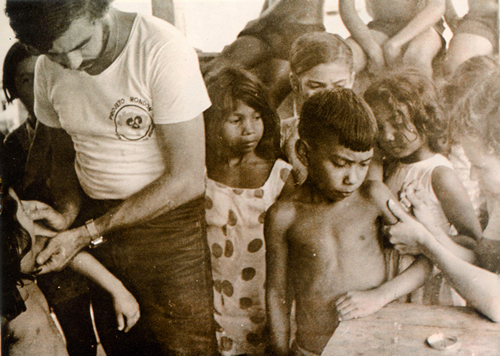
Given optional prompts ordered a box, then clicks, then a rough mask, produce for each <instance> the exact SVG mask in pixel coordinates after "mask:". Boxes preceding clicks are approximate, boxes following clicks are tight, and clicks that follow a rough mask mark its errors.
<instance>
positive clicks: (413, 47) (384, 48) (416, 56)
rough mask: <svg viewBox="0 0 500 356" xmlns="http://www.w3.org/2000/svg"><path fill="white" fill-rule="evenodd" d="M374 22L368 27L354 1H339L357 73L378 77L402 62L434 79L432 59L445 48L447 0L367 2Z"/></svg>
mask: <svg viewBox="0 0 500 356" xmlns="http://www.w3.org/2000/svg"><path fill="white" fill-rule="evenodd" d="M365 3H366V9H367V10H368V14H369V15H370V16H371V17H372V19H373V21H371V22H370V23H368V25H366V24H365V23H364V22H363V21H362V20H361V18H360V17H359V15H358V12H357V10H356V7H355V1H354V0H339V11H340V17H341V18H342V21H343V22H344V24H345V26H346V27H347V29H348V30H349V32H350V33H351V36H352V37H350V38H348V39H347V42H348V44H349V46H351V48H352V51H353V53H354V70H355V71H356V73H358V72H360V71H362V70H363V69H365V68H368V70H369V71H370V72H372V73H375V74H377V73H378V72H380V71H381V70H383V69H387V68H391V67H394V66H395V65H396V64H398V63H401V62H402V64H403V65H405V66H414V67H417V68H419V69H420V70H421V71H422V73H425V74H426V75H427V76H428V77H429V78H431V77H432V74H433V73H432V60H433V59H434V57H435V56H436V55H437V54H438V53H439V51H441V50H442V49H444V39H443V37H442V33H443V31H444V25H443V22H442V16H443V15H444V12H445V0H425V1H422V0H406V1H401V0H366V1H365Z"/></svg>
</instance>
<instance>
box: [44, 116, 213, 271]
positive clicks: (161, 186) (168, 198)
mask: <svg viewBox="0 0 500 356" xmlns="http://www.w3.org/2000/svg"><path fill="white" fill-rule="evenodd" d="M155 130H156V136H157V139H158V145H159V146H160V149H161V152H162V155H163V160H164V162H165V167H166V169H165V172H164V174H163V175H162V176H160V177H159V178H158V179H156V180H155V181H153V182H152V183H150V184H149V185H147V186H146V187H145V188H144V189H142V190H141V191H139V192H137V193H136V194H134V195H132V196H130V197H129V198H128V199H126V200H125V201H124V202H123V203H122V204H120V205H118V206H117V207H116V208H114V209H112V210H110V211H109V212H107V213H106V214H104V215H103V216H101V217H99V218H98V219H95V226H96V228H97V231H98V232H99V233H100V234H101V235H105V234H107V233H109V232H112V231H115V230H119V229H123V228H127V227H130V226H133V225H136V224H140V223H143V222H146V221H148V220H150V219H153V218H155V217H157V216H159V215H161V214H164V213H166V212H168V211H171V210H173V209H175V208H177V207H178V206H180V205H182V204H184V203H187V202H189V201H190V200H193V199H194V198H196V197H198V196H200V195H201V194H203V192H204V190H205V139H204V138H205V135H204V125H203V117H202V115H201V114H200V115H199V116H198V117H196V118H195V119H193V120H190V121H185V122H181V123H175V124H168V125H156V126H155ZM89 243H90V235H89V233H88V231H87V229H86V227H85V226H81V227H78V228H75V229H72V230H68V231H64V232H62V233H60V234H58V235H57V236H55V237H54V238H52V239H51V240H50V241H49V244H48V245H47V247H46V248H45V249H44V250H43V251H42V252H40V254H39V255H38V257H37V263H38V264H39V265H41V266H42V273H46V272H50V271H54V270H60V269H62V268H63V267H64V266H65V265H66V264H67V263H68V262H69V261H70V260H71V259H72V258H73V257H74V256H75V254H76V253H77V252H78V251H80V250H81V249H82V248H84V247H86V246H88V245H89Z"/></svg>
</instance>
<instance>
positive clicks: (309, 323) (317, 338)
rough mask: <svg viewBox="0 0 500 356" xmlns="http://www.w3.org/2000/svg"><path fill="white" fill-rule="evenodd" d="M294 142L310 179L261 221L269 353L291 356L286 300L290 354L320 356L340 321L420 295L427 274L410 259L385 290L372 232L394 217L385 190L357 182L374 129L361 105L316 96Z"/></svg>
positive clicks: (345, 93) (345, 96)
mask: <svg viewBox="0 0 500 356" xmlns="http://www.w3.org/2000/svg"><path fill="white" fill-rule="evenodd" d="M299 135H300V139H299V140H298V141H297V144H296V149H297V156H298V157H299V159H300V160H301V161H302V162H303V163H304V164H305V165H306V166H307V168H308V172H309V176H308V178H307V180H306V181H305V183H304V184H303V185H302V186H300V187H299V188H298V189H297V190H296V191H295V192H294V193H293V194H291V195H289V196H288V197H286V198H284V199H283V200H278V202H276V203H275V204H274V205H273V206H272V207H271V208H270V209H269V210H268V212H267V215H266V222H265V237H266V245H267V255H266V262H267V288H266V291H267V294H266V298H267V306H268V320H269V323H270V330H271V333H270V336H271V345H270V347H271V348H272V352H274V353H273V354H277V355H289V354H290V350H289V345H290V317H289V315H290V308H291V302H292V299H293V298H294V299H295V301H296V324H297V332H296V334H295V342H294V344H293V346H292V349H293V351H292V354H293V355H314V354H318V355H319V354H321V352H322V351H323V349H324V347H325V346H326V344H327V343H328V340H329V339H330V337H331V336H332V334H333V332H334V331H335V329H336V328H337V326H338V323H339V321H340V320H347V319H351V318H357V317H362V316H366V315H369V314H372V313H374V312H375V311H377V310H378V309H380V308H382V307H383V306H384V305H385V304H387V303H389V302H391V301H393V300H395V299H396V298H399V297H400V296H403V295H406V294H407V293H408V292H410V291H411V290H413V289H415V288H416V287H418V286H419V285H420V284H421V283H422V282H423V281H424V280H425V278H426V275H427V273H428V272H429V270H430V265H429V263H428V261H426V260H424V259H422V258H417V260H416V262H414V263H413V265H412V266H410V267H409V268H408V269H407V270H406V271H405V272H404V273H402V274H400V275H399V276H397V277H396V278H394V279H392V280H390V281H389V282H386V281H387V280H388V278H390V276H389V273H388V270H387V268H386V259H385V257H384V254H385V251H384V248H383V246H382V242H381V239H380V238H379V235H380V234H379V232H380V228H381V224H383V223H385V224H394V223H396V222H397V219H395V217H394V216H393V215H392V214H391V213H390V211H389V210H388V208H387V201H388V199H389V198H390V197H392V194H391V193H390V191H389V189H388V188H387V187H386V186H385V185H383V184H382V183H380V182H376V181H366V182H364V179H365V176H366V173H367V170H368V166H369V164H370V160H371V158H372V156H373V146H374V145H375V141H376V136H377V124H376V121H375V119H374V117H373V114H372V113H371V111H370V110H369V109H368V108H367V106H366V104H365V103H364V102H363V101H362V99H360V98H359V97H358V96H356V95H355V94H354V93H353V92H352V91H351V90H350V89H338V90H333V91H330V90H329V91H323V92H320V93H318V94H315V95H314V96H312V97H311V98H310V99H308V100H307V101H306V102H305V104H304V106H303V108H302V112H301V121H300V123H299ZM384 282H386V283H384ZM292 291H293V292H292Z"/></svg>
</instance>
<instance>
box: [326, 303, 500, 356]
mask: <svg viewBox="0 0 500 356" xmlns="http://www.w3.org/2000/svg"><path fill="white" fill-rule="evenodd" d="M435 333H442V334H445V335H450V336H455V337H457V338H458V341H459V343H460V344H459V345H458V346H457V347H456V348H455V349H453V350H449V351H438V350H434V349H432V348H431V347H429V346H428V345H427V343H426V339H427V337H429V336H430V335H432V334H435ZM322 355H323V356H333V355H335V356H339V355H348V356H354V355H391V356H392V355H393V356H399V355H404V356H407V355H468V356H472V355H474V356H482V355H488V356H490V355H492V356H498V355H500V323H499V324H496V323H493V322H491V321H489V320H488V319H486V318H485V317H483V316H481V315H479V314H478V313H477V312H475V311H474V310H473V309H471V308H463V307H443V306H429V305H417V304H411V303H393V304H389V305H387V306H386V307H385V308H383V309H381V310H379V311H378V312H377V313H375V314H373V315H371V316H369V317H366V318H361V319H356V320H350V321H345V322H341V323H340V326H339V327H338V328H337V330H336V331H335V333H334V334H333V336H332V338H331V339H330V341H329V342H328V345H327V346H326V348H325V350H324V351H323V354H322Z"/></svg>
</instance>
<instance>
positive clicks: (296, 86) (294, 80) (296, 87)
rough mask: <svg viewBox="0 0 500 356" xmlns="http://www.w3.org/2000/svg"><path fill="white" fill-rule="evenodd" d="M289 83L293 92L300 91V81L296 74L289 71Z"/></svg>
mask: <svg viewBox="0 0 500 356" xmlns="http://www.w3.org/2000/svg"><path fill="white" fill-rule="evenodd" d="M290 85H291V86H292V89H293V91H294V92H295V93H298V92H299V91H300V81H299V77H297V75H296V74H294V73H292V72H290Z"/></svg>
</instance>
